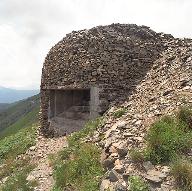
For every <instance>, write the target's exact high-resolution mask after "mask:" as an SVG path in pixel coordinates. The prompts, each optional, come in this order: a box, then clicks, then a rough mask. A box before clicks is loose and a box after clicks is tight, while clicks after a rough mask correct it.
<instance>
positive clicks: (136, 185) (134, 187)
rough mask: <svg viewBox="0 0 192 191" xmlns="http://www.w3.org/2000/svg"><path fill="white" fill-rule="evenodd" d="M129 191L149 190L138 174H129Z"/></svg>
mask: <svg viewBox="0 0 192 191" xmlns="http://www.w3.org/2000/svg"><path fill="white" fill-rule="evenodd" d="M129 190H130V191H149V186H148V185H147V183H146V182H144V180H142V178H141V177H140V176H131V177H130V178H129Z"/></svg>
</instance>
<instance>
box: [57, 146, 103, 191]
mask: <svg viewBox="0 0 192 191" xmlns="http://www.w3.org/2000/svg"><path fill="white" fill-rule="evenodd" d="M70 154H71V159H70V160H69V159H68V160H65V161H63V162H62V163H60V164H59V165H57V166H56V168H55V172H54V177H55V180H56V185H55V189H56V188H71V189H74V188H78V190H81V191H87V190H91V191H97V190H98V187H99V185H98V182H99V178H100V177H101V176H102V175H103V168H102V167H101V164H100V150H99V149H98V148H97V147H96V146H95V145H93V144H90V143H80V144H79V146H78V147H76V148H75V149H74V150H73V151H71V153H70ZM89 180H91V181H89Z"/></svg>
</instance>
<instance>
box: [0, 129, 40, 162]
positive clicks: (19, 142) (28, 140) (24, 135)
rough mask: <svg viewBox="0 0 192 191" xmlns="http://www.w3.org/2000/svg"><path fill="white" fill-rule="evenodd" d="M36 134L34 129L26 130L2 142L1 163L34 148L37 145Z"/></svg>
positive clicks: (0, 142) (0, 141) (0, 144)
mask: <svg viewBox="0 0 192 191" xmlns="http://www.w3.org/2000/svg"><path fill="white" fill-rule="evenodd" d="M35 132H36V128H34V127H33V128H26V129H23V130H21V131H19V132H18V133H16V134H14V135H11V136H9V137H5V138H4V139H2V140H0V163H1V162H2V161H3V160H5V159H9V158H10V157H13V158H15V157H16V156H17V155H19V154H22V153H24V152H25V151H26V150H27V149H28V148H29V147H30V146H32V145H33V144H34V143H35V137H36V135H35Z"/></svg>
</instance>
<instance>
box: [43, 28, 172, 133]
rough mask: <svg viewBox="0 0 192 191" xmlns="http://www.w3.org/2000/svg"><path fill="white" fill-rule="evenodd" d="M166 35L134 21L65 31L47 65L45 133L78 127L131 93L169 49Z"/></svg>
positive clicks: (63, 131) (44, 74) (75, 129)
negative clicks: (166, 43) (165, 42)
mask: <svg viewBox="0 0 192 191" xmlns="http://www.w3.org/2000/svg"><path fill="white" fill-rule="evenodd" d="M167 38H170V36H168V35H167ZM163 39H166V35H164V34H162V33H156V32H154V31H152V30H151V29H150V28H149V27H146V26H137V25H133V24H112V25H108V26H98V27H94V28H92V29H89V30H81V31H73V32H72V33H70V34H67V35H66V37H64V38H63V39H62V40H61V41H60V42H58V43H57V44H56V45H55V46H54V47H53V48H51V50H50V51H49V53H48V55H47V56H46V58H45V63H44V65H43V69H42V81H41V115H40V116H41V117H40V121H41V131H42V132H43V133H44V134H46V135H50V134H54V135H63V134H66V133H67V134H68V133H71V132H74V131H77V130H79V129H81V128H82V127H83V126H84V124H85V123H86V122H87V121H88V120H90V119H94V118H96V117H97V116H99V115H102V114H103V113H104V112H105V111H106V110H107V109H108V108H109V105H110V104H112V103H115V101H116V100H117V98H123V97H125V96H129V95H130V94H131V93H132V92H133V91H134V89H135V87H136V86H137V85H138V84H139V82H140V81H142V79H143V78H144V76H145V75H147V72H148V71H149V70H150V69H151V68H152V66H153V63H154V62H155V60H156V59H157V58H158V57H159V56H160V54H161V52H162V51H163V50H164V49H165V46H164V44H163V42H162V41H163ZM119 100H120V99H118V101H119Z"/></svg>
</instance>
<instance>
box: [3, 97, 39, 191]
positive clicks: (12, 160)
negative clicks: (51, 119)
mask: <svg viewBox="0 0 192 191" xmlns="http://www.w3.org/2000/svg"><path fill="white" fill-rule="evenodd" d="M34 99H36V101H37V104H36V106H35V107H33V109H32V110H31V111H30V112H26V114H24V115H22V116H21V117H20V118H19V119H18V120H17V121H16V122H15V123H14V124H12V125H10V126H9V127H7V128H5V129H4V130H3V131H2V132H1V134H0V166H3V168H0V181H1V180H3V179H4V178H6V177H8V178H7V180H6V182H5V183H4V184H2V185H1V186H0V190H2V191H12V190H23V191H29V190H34V189H33V187H34V186H35V185H36V182H31V181H27V180H26V178H27V176H28V174H29V172H30V171H31V170H32V169H33V168H34V167H35V166H34V165H31V164H30V158H29V157H18V156H19V155H21V154H23V153H25V152H26V150H27V149H28V148H29V147H31V146H32V145H34V144H35V138H36V129H37V124H38V113H39V104H38V99H39V96H34V97H32V98H30V99H28V100H27V102H26V100H24V101H22V102H20V103H19V104H21V105H19V106H18V105H17V106H16V107H14V108H12V111H13V110H15V108H22V109H25V107H27V106H28V105H29V104H28V103H29V102H31V101H34ZM26 111H27V108H26ZM10 113H11V114H12V112H10Z"/></svg>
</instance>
